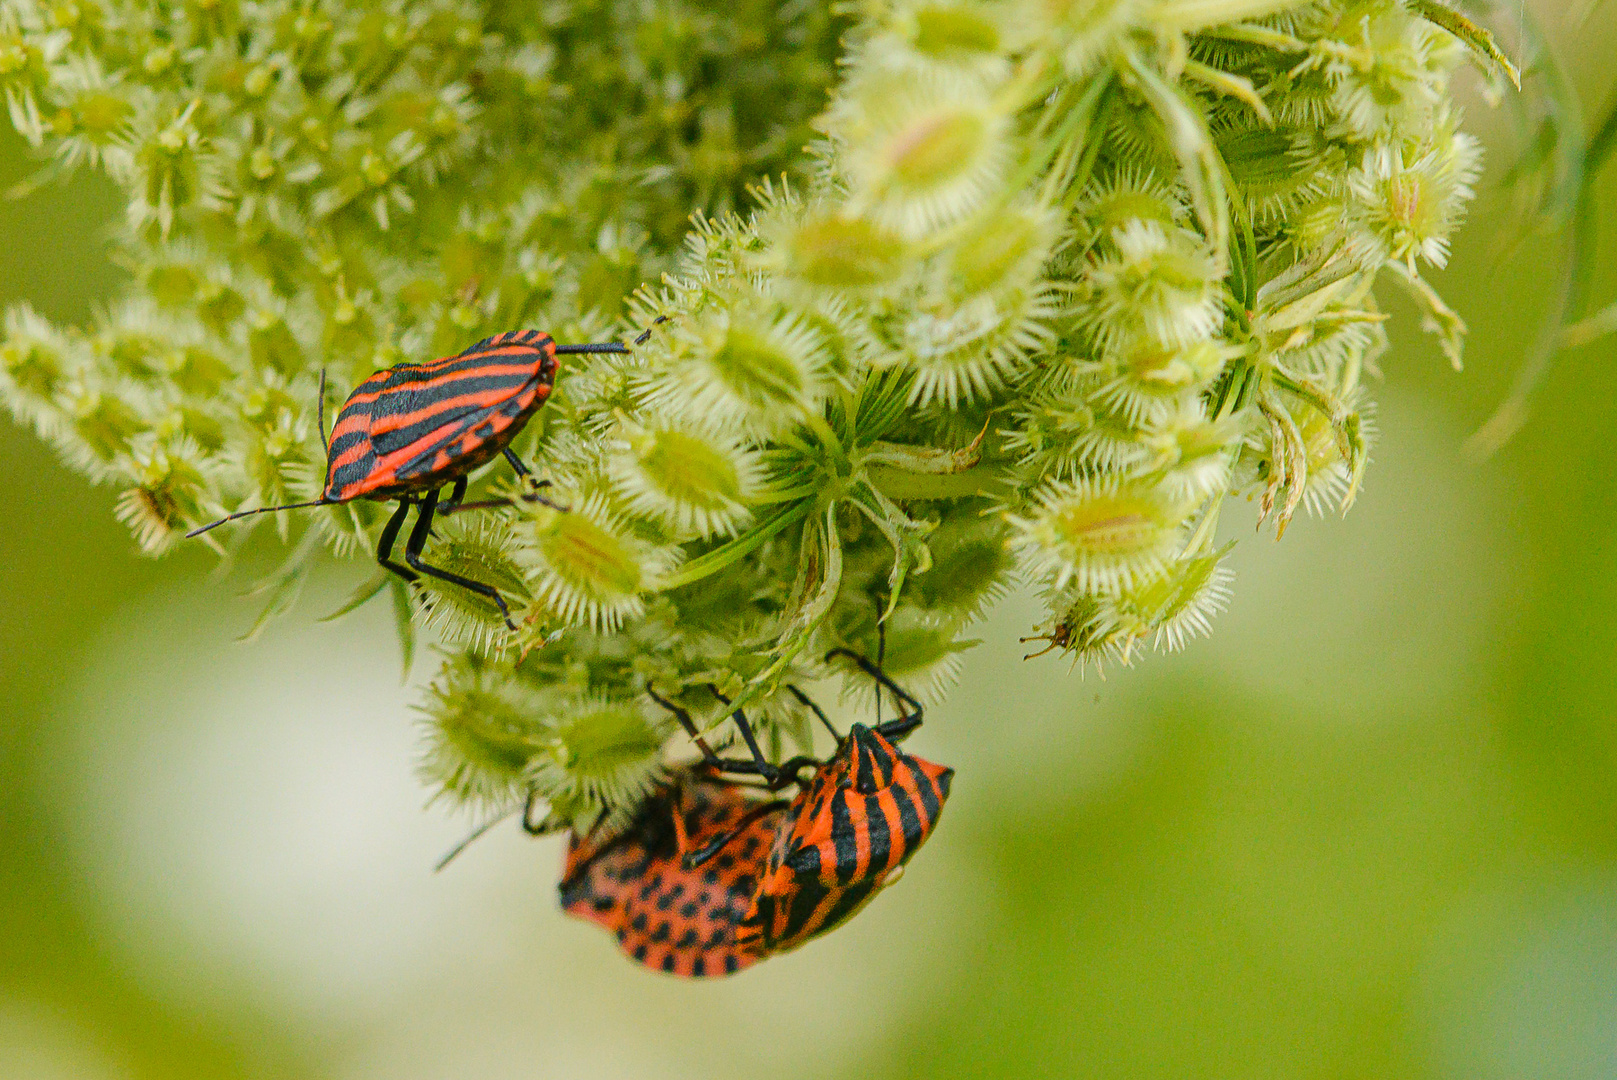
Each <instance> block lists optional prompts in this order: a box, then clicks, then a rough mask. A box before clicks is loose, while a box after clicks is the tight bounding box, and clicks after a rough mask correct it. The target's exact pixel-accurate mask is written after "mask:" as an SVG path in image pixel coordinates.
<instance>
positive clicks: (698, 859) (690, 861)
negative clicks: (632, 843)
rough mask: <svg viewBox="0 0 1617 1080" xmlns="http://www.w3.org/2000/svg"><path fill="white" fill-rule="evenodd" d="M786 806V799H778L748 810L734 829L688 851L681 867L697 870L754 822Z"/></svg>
mask: <svg viewBox="0 0 1617 1080" xmlns="http://www.w3.org/2000/svg"><path fill="white" fill-rule="evenodd" d="M786 805H787V804H786V801H785V800H784V799H776V800H775V801H774V802H766V803H759V804H758V805H757V806H754V807H753V808H752V809H751V810H748V811H747V812H746V813H745V814H743V815H742V816H741V820H740V821H738V822H736V823H735V827H734V828H732V829H728V830H726V831H725V832H722V833H720V834H719V835H718V836H715V837H714V838H713V839H711V840H709V841H708V842H707V843H705V844H703V845H702V846H701V847H699V848H697V849H696V850H695V851H687V852H686V853H685V854H684V855H683V856H682V857H681V858H680V860H679V862H680V865H681V866H683V867H684V868H685V869H687V870H695V869H697V868H698V867H700V866H701V865H702V864H703V863H705V862H707V861H708V860H709V859H711V858H713V856H715V855H717V854H718V853H719V852H721V851H723V850H724V848H725V845H727V844H728V843H729V842H730V841H732V840H734V839H735V838H736V837H738V836H740V835H741V834H742V833H743V832H745V831H746V829H747V828H748V827H749V826H751V825H752V823H753V822H755V821H757V820H758V819H759V818H761V817H763V816H764V815H765V814H767V813H769V812H771V811H773V810H780V809H783V808H784V807H785V806H786ZM766 854H767V853H766Z"/></svg>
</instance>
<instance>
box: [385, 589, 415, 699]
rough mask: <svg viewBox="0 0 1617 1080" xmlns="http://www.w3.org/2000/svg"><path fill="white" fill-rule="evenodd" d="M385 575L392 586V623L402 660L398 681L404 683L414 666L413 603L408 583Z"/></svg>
mask: <svg viewBox="0 0 1617 1080" xmlns="http://www.w3.org/2000/svg"><path fill="white" fill-rule="evenodd" d="M387 576H388V584H390V585H392V586H393V625H394V627H395V628H396V629H397V630H398V634H399V651H400V653H402V654H403V662H404V668H403V670H402V672H401V674H400V675H399V681H400V682H401V683H405V682H409V681H410V670H411V669H412V668H413V667H415V605H413V604H412V603H411V602H410V586H409V584H408V583H407V582H406V581H405V580H404V579H403V578H401V577H399V576H398V575H396V574H389V575H387Z"/></svg>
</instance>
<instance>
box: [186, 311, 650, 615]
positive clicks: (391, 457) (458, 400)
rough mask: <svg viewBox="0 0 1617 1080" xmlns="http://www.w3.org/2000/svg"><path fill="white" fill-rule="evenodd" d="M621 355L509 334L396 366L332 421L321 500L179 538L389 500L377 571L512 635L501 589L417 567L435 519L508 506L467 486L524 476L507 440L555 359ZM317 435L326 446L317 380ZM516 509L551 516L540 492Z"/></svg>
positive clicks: (246, 513)
mask: <svg viewBox="0 0 1617 1080" xmlns="http://www.w3.org/2000/svg"><path fill="white" fill-rule="evenodd" d="M657 321H658V322H661V321H662V319H658V320H657ZM650 334H651V331H650V330H647V331H645V332H644V333H642V334H641V335H640V336H639V337H637V338H635V344H636V345H639V344H642V343H643V342H645V340H646V339H647V337H649V336H650ZM628 351H629V350H628V349H627V348H625V347H624V346H622V345H620V344H617V343H616V342H611V343H606V344H596V345H557V344H556V343H555V341H554V340H552V339H551V337H550V335H549V334H545V333H542V332H540V331H538V330H510V331H507V332H506V333H503V334H495V335H494V336H493V337H491V338H485V339H483V340H482V341H479V342H478V343H477V344H475V345H473V346H472V347H470V348H469V349H467V350H465V351H464V352H461V353H458V354H456V355H455V356H448V357H444V358H443V359H441V360H433V361H431V362H430V363H425V364H397V365H395V366H393V367H390V368H387V369H386V370H384V371H378V372H377V373H376V374H374V375H372V376H371V377H370V378H368V379H366V380H365V381H364V382H362V383H360V384H359V385H358V386H356V387H355V388H354V392H353V393H352V394H350V395H348V400H347V401H346V402H345V403H344V404H343V407H342V411H341V412H339V413H338V414H337V423H336V424H335V425H334V426H333V427H332V429H331V437H330V439H329V441H328V442H327V443H326V486H325V490H324V491H322V492H321V494H320V498H318V499H315V500H313V501H312V502H303V503H289V504H287V505H285V506H265V507H261V508H259V509H257V510H243V511H241V512H239V513H235V514H231V515H229V516H227V517H222V518H220V519H219V520H218V521H215V522H213V523H212V524H209V525H204V526H203V527H202V528H200V529H194V530H192V531H191V532H189V533H186V536H187V537H192V536H200V535H202V534H203V533H205V532H207V531H208V530H209V529H213V528H216V527H218V526H220V525H223V524H224V523H225V522H227V521H235V520H236V519H237V518H244V517H250V516H252V515H254V514H267V513H270V512H272V511H277V510H295V509H299V508H302V507H309V506H332V505H335V504H337V503H345V502H349V501H351V500H353V499H360V498H364V499H374V500H376V501H378V502H390V501H394V500H397V501H398V504H399V505H398V509H396V510H395V511H394V512H393V516H392V517H390V518H389V519H388V521H387V524H386V525H385V526H384V527H383V529H382V535H381V539H380V540H379V541H378V543H377V545H376V561H377V562H379V563H381V564H382V566H384V567H385V568H387V569H388V570H391V571H392V572H393V573H395V574H398V575H399V576H400V577H402V578H404V579H405V580H406V581H415V580H416V579H417V575H418V574H425V575H427V576H428V577H434V578H437V579H439V580H440V581H447V582H449V583H451V584H454V585H458V586H460V587H461V588H463V589H466V590H468V591H470V592H474V593H476V594H478V595H479V596H486V597H488V598H489V599H490V600H492V601H493V602H494V603H495V604H496V605H497V606H498V607H499V609H500V614H501V615H503V616H504V617H505V623H506V625H507V626H509V627H511V628H512V629H513V630H514V629H516V626H515V624H514V623H512V621H511V613H510V611H509V610H507V608H506V606H505V598H504V597H502V596H501V595H500V592H499V590H498V589H495V588H494V587H493V586H491V585H485V584H483V583H482V582H478V581H472V580H471V579H469V578H466V577H462V576H461V575H459V574H453V573H450V572H449V571H447V570H442V569H439V568H438V567H435V566H431V565H428V564H427V563H426V562H424V561H423V560H422V558H421V552H422V550H423V549H424V548H425V547H426V543H427V537H428V536H429V535H430V534H431V531H432V519H433V516H434V515H435V514H449V513H453V512H455V511H456V510H471V509H480V508H486V507H491V506H503V505H508V504H509V500H505V499H494V500H488V501H486V502H475V503H468V502H465V501H464V499H465V497H466V487H467V476H468V474H469V473H471V471H472V470H473V469H476V468H477V467H478V466H480V465H482V464H484V463H485V462H488V461H491V460H493V459H494V458H496V457H498V456H500V455H502V454H503V455H504V456H505V459H506V460H507V461H509V462H510V463H511V467H512V468H513V469H515V470H516V472H517V475H519V476H522V477H524V478H528V477H531V476H532V474H531V473H530V472H529V471H528V468H527V466H525V465H524V464H523V463H522V459H521V458H519V457H517V456H516V454H515V453H514V452H513V451H512V450H511V440H512V439H515V438H516V437H517V435H518V434H520V433H521V431H522V429H523V427H524V426H526V424H527V423H528V421H529V420H530V419H531V418H532V417H533V414H534V413H536V412H538V411H539V407H540V406H541V405H543V404H544V403H545V401H546V399H547V398H549V397H550V390H551V387H552V386H553V385H554V384H555V381H556V368H557V363H556V357H557V356H558V355H564V354H571V353H626V352H628ZM320 430H321V435H322V438H324V437H325V436H324V433H325V376H324V374H322V376H321V392H320ZM446 484H453V485H454V487H453V489H452V490H451V492H450V495H449V498H448V500H447V501H446V502H444V503H442V504H440V503H439V501H438V495H439V489H440V488H442V487H443V486H444V485H446ZM535 486H536V487H543V486H545V485H544V484H543V483H540V484H537V485H535ZM522 498H524V499H526V500H528V501H536V502H544V503H546V504H547V505H550V506H555V504H554V503H551V502H549V500H547V499H545V498H544V497H543V496H542V495H539V494H538V493H537V492H533V493H529V494H526V495H524V496H522ZM412 506H414V507H416V508H417V509H418V512H417V516H416V523H415V527H414V528H412V529H411V530H410V536H409V538H408V539H407V540H406V541H405V543H404V561H405V562H406V563H408V564H409V566H408V567H405V566H400V565H399V564H398V563H396V562H394V561H393V544H394V542H395V541H396V540H397V539H398V535H399V530H400V529H402V528H403V527H404V520H405V518H406V517H407V516H408V515H409V513H410V508H411V507H412ZM558 509H562V508H561V507H558Z"/></svg>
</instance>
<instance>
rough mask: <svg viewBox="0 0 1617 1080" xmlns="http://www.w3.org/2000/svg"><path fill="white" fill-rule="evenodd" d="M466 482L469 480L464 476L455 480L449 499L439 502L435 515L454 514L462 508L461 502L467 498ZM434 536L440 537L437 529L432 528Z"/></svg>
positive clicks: (435, 537) (434, 537)
mask: <svg viewBox="0 0 1617 1080" xmlns="http://www.w3.org/2000/svg"><path fill="white" fill-rule="evenodd" d="M466 484H467V480H466V478H465V477H464V476H463V477H461V478H460V479H459V480H456V481H455V486H454V487H453V488H451V489H450V491H449V499H448V500H447V501H445V502H441V503H439V504H438V509H437V512H436V513H435V514H434V516H435V517H442V516H443V515H444V514H453V513H454V512H455V511H456V510H459V509H460V504H461V503H462V502H464V501H465V500H466ZM432 537H433V539H435V540H436V539H437V538H438V530H437V529H434V530H432Z"/></svg>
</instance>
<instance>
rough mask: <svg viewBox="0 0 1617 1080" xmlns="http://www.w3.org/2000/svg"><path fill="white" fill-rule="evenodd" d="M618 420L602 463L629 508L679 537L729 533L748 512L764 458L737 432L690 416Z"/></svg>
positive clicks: (749, 513)
mask: <svg viewBox="0 0 1617 1080" xmlns="http://www.w3.org/2000/svg"><path fill="white" fill-rule="evenodd" d="M622 427H623V430H622V431H621V433H620V435H619V438H618V440H617V441H616V443H615V444H614V446H613V448H612V450H611V451H610V454H609V457H608V459H607V469H608V472H609V474H610V475H611V477H612V481H613V484H614V486H615V488H616V490H617V493H618V497H619V498H621V499H622V500H623V501H624V503H625V504H626V505H627V506H628V507H629V509H630V510H631V511H633V512H634V513H637V514H640V515H642V516H644V517H647V518H651V519H652V520H654V521H658V522H661V523H662V524H663V525H664V526H666V527H667V528H668V529H670V530H671V531H672V532H673V533H674V534H675V535H677V536H681V537H686V536H700V537H704V538H705V537H713V536H727V535H730V534H731V533H733V532H735V531H736V530H737V529H738V528H739V527H741V526H742V525H743V524H745V523H746V522H747V521H748V520H749V519H750V518H751V511H750V509H749V508H748V502H749V500H750V499H751V498H752V497H753V495H754V494H755V493H756V491H757V489H758V484H759V481H760V478H761V474H762V464H761V462H760V460H759V458H758V454H757V452H756V451H754V450H753V449H751V448H750V447H748V446H746V445H745V443H743V442H742V441H741V440H739V439H737V438H736V437H735V436H733V435H722V434H717V433H716V432H715V431H713V430H711V429H708V430H704V425H700V424H691V423H686V424H675V423H667V422H663V423H656V422H654V423H653V424H652V425H651V426H649V427H641V426H639V425H637V424H633V423H631V422H629V421H627V420H625V421H624V422H623V425H622Z"/></svg>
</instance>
